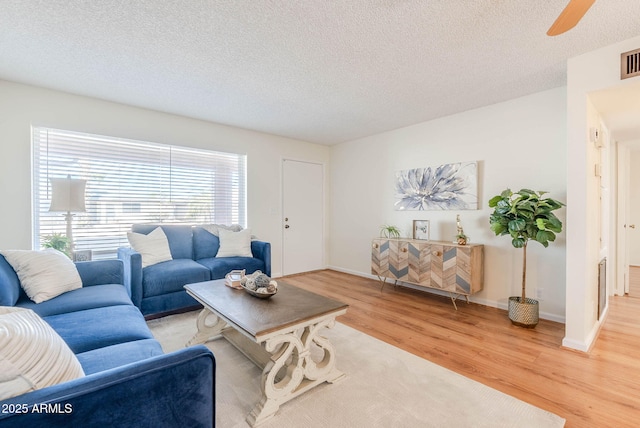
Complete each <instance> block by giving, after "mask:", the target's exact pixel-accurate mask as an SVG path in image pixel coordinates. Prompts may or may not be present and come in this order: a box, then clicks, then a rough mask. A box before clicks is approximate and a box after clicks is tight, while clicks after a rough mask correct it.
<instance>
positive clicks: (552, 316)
mask: <svg viewBox="0 0 640 428" xmlns="http://www.w3.org/2000/svg"><path fill="white" fill-rule="evenodd" d="M327 269H331V270H335V271H338V272H343V273H348V274H350V275H355V276H360V277H363V278H369V279H376V280H377V279H378V277H377V276H376V275H371V274H367V273H364V272H358V271H355V270H351V269H345V268H341V267H338V266H327ZM398 284H400V285H402V286H403V287H407V288H412V289H414V290H420V291H424V292H426V293H432V294H437V295H439V296H445V297H449V293H447V292H446V291H440V290H436V289H433V288H425V287H420V286H419V285H414V284H409V283H406V282H402V281H398ZM469 301H470V302H473V303H477V304H478V305H483V306H488V307H490V308H498V309H503V310H505V311H507V310H509V308H508V306H509V303H508V302H498V301H495V300H488V299H483V298H480V297H477V296H473V295H472V296H469ZM539 316H540V318H541V319H545V320H549V321H554V322H558V323H561V324H564V323H565V321H566V318H565V317H563V316H560V315H556V314H551V313H548V312H540V314H539Z"/></svg>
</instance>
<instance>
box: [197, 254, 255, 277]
mask: <svg viewBox="0 0 640 428" xmlns="http://www.w3.org/2000/svg"><path fill="white" fill-rule="evenodd" d="M197 262H198V263H200V264H201V265H203V266H206V267H207V269H209V271H210V272H211V279H222V278H224V276H225V275H226V274H228V273H229V272H231V271H232V270H234V269H245V270H246V273H247V274H250V273H253V272H255V271H257V270H261V271H262V272H264V271H265V266H264V261H262V260H260V259H256V258H254V257H222V258H220V257H211V258H208V259H200V260H197Z"/></svg>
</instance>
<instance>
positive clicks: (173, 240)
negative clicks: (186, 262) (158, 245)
mask: <svg viewBox="0 0 640 428" xmlns="http://www.w3.org/2000/svg"><path fill="white" fill-rule="evenodd" d="M158 226H159V227H161V228H162V230H163V232H164V234H165V235H167V239H168V240H169V249H170V250H171V256H172V257H173V258H174V259H193V233H192V231H191V229H192V227H191V226H189V225H184V224H134V225H133V226H131V231H132V232H136V233H144V234H148V233H150V232H152V231H153V230H154V229H155V228H156V227H158Z"/></svg>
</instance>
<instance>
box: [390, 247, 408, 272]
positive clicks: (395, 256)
mask: <svg viewBox="0 0 640 428" xmlns="http://www.w3.org/2000/svg"><path fill="white" fill-rule="evenodd" d="M389 273H390V277H391V278H393V279H397V280H400V281H405V280H406V279H407V278H408V277H409V243H408V242H407V241H403V240H399V239H390V240H389Z"/></svg>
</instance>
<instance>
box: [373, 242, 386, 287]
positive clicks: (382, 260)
mask: <svg viewBox="0 0 640 428" xmlns="http://www.w3.org/2000/svg"><path fill="white" fill-rule="evenodd" d="M371 248H372V249H371V273H372V274H374V275H377V276H379V277H384V278H389V277H391V275H390V274H389V240H388V239H374V240H373V242H372V244H371Z"/></svg>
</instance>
